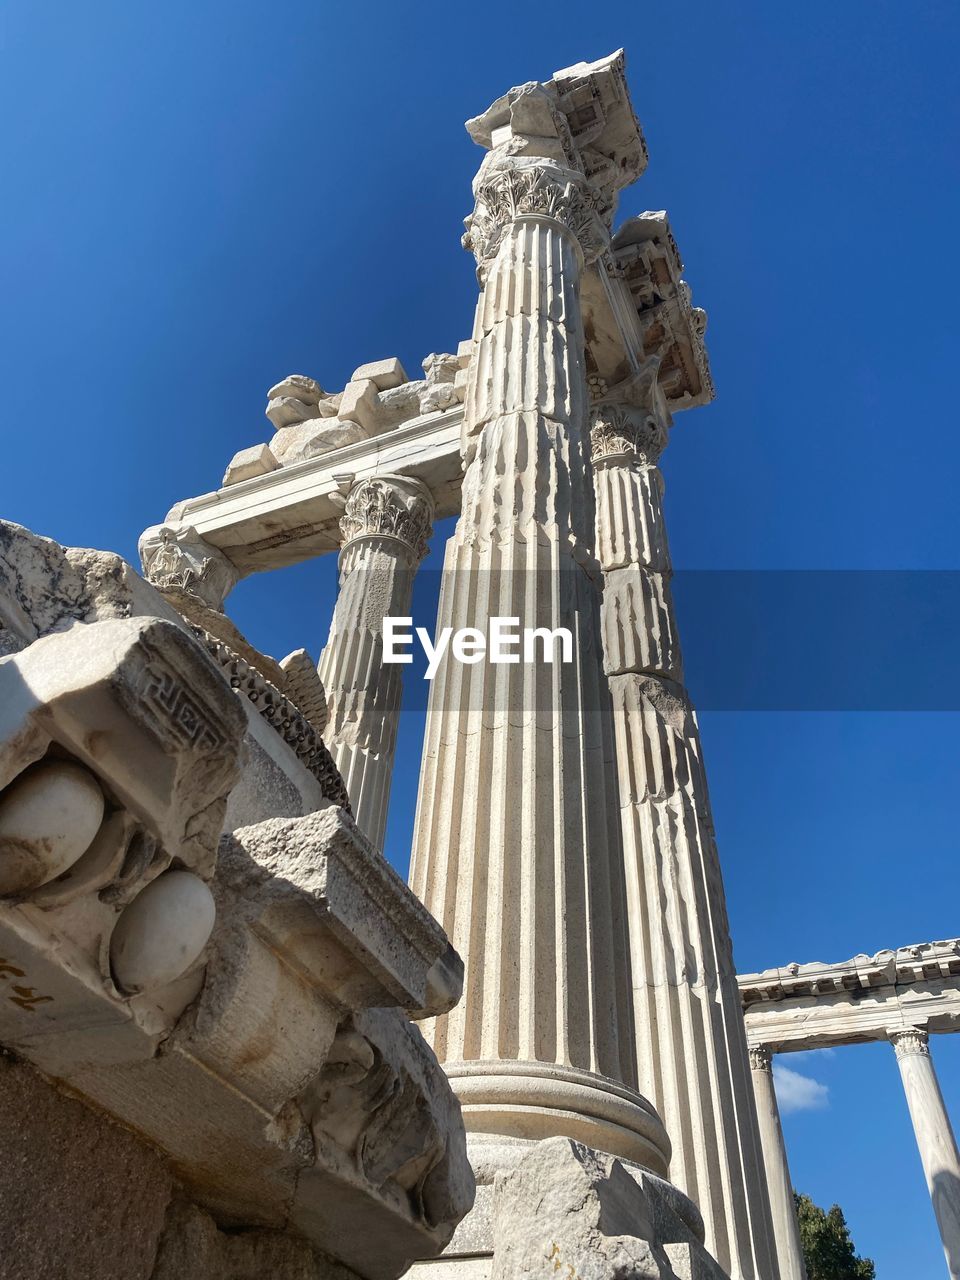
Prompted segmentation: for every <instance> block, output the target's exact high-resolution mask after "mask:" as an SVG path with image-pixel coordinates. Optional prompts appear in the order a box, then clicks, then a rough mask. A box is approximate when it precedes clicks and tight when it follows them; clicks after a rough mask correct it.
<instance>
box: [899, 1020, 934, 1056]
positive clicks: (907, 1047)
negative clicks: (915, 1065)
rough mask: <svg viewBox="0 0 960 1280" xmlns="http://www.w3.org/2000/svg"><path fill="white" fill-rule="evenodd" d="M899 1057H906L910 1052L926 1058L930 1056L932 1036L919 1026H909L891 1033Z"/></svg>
mask: <svg viewBox="0 0 960 1280" xmlns="http://www.w3.org/2000/svg"><path fill="white" fill-rule="evenodd" d="M890 1043H891V1044H892V1045H893V1048H894V1051H895V1053H896V1055H897V1058H898V1059H900V1058H905V1057H906V1056H907V1055H908V1054H911V1053H918V1054H921V1055H922V1056H923V1057H925V1058H929V1057H930V1036H929V1035H928V1034H927V1032H926V1031H922V1030H921V1029H920V1028H919V1027H907V1028H906V1030H904V1031H893V1032H891V1033H890Z"/></svg>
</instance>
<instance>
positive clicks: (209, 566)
mask: <svg viewBox="0 0 960 1280" xmlns="http://www.w3.org/2000/svg"><path fill="white" fill-rule="evenodd" d="M138 550H139V552H140V563H141V564H142V565H143V576H144V577H145V578H146V579H147V581H148V582H151V583H153V585H154V586H155V587H157V588H158V589H159V590H161V591H171V590H173V591H183V592H186V593H187V595H191V596H195V597H196V598H197V599H198V600H200V601H201V602H202V603H203V604H205V605H206V606H207V607H208V608H210V609H216V610H218V611H220V612H222V610H223V602H224V600H225V599H226V597H227V595H228V593H229V592H230V591H232V590H233V588H234V587H235V586H236V585H237V582H238V580H239V578H240V571H239V570H238V569H237V567H236V565H234V563H233V562H232V561H231V560H228V559H227V557H226V556H225V555H224V554H223V552H222V551H221V550H220V549H219V548H218V547H214V546H211V544H210V543H209V542H205V541H204V540H203V538H201V537H200V535H199V533H197V531H196V529H194V528H192V527H190V526H188V527H186V528H180V527H177V526H175V525H169V524H160V525H151V527H150V528H149V529H145V530H144V531H143V533H142V534H141V535H140V542H139V545H138Z"/></svg>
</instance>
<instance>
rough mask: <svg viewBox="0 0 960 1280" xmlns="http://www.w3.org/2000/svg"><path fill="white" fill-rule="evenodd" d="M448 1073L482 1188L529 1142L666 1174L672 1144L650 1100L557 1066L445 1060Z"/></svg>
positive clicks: (516, 1160)
mask: <svg viewBox="0 0 960 1280" xmlns="http://www.w3.org/2000/svg"><path fill="white" fill-rule="evenodd" d="M444 1071H445V1072H446V1074H447V1077H448V1078H449V1080H450V1083H451V1084H452V1086H453V1091H454V1093H455V1094H456V1095H457V1097H458V1098H459V1100H460V1105H461V1106H462V1108H463V1120H464V1124H465V1125H466V1129H467V1134H468V1142H469V1144H470V1152H471V1163H472V1164H473V1167H474V1173H475V1174H476V1176H477V1181H478V1182H479V1183H485V1182H492V1181H493V1176H494V1174H495V1173H496V1172H497V1171H499V1170H501V1169H509V1168H512V1167H513V1166H514V1165H516V1164H517V1163H519V1161H520V1160H521V1159H522V1158H523V1156H524V1154H526V1152H527V1150H528V1149H529V1144H530V1143H532V1142H537V1141H540V1140H542V1139H544V1138H556V1137H564V1138H571V1139H573V1140H574V1141H576V1142H582V1143H583V1144H584V1145H585V1146H587V1147H592V1148H593V1149H594V1150H596V1151H605V1152H607V1153H608V1154H609V1155H612V1156H618V1157H620V1158H621V1159H624V1160H629V1161H631V1162H633V1163H634V1164H637V1165H639V1166H641V1167H642V1168H644V1169H650V1170H651V1171H652V1172H653V1173H656V1174H660V1175H661V1176H662V1177H666V1175H667V1170H668V1167H669V1163H670V1139H669V1138H668V1137H667V1132H666V1130H665V1129H664V1127H663V1123H662V1122H661V1120H660V1117H659V1116H658V1115H657V1113H656V1111H655V1110H654V1109H653V1107H652V1106H651V1104H650V1103H649V1102H648V1101H647V1100H646V1098H644V1097H643V1096H642V1095H641V1094H639V1093H637V1092H636V1091H635V1090H633V1089H628V1088H627V1087H626V1086H625V1085H622V1084H618V1083H617V1082H616V1081H613V1080H608V1079H605V1078H604V1077H603V1076H597V1075H594V1074H593V1073H592V1072H590V1071H582V1070H580V1069H579V1068H577V1067H566V1066H559V1065H557V1064H555V1063H550V1062H512V1061H484V1060H479V1061H471V1062H446V1063H444ZM481 1139H482V1141H481ZM475 1157H476V1158H475Z"/></svg>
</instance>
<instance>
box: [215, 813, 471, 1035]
mask: <svg viewBox="0 0 960 1280" xmlns="http://www.w3.org/2000/svg"><path fill="white" fill-rule="evenodd" d="M218 884H219V885H220V886H221V887H223V888H225V889H229V890H230V892H232V893H234V894H238V895H239V899H240V901H241V902H243V903H244V904H246V905H248V906H249V907H250V908H251V909H255V910H256V912H257V913H258V914H259V913H260V912H267V913H268V915H269V917H270V919H271V920H272V921H273V922H274V924H272V925H271V929H273V928H276V929H278V930H279V934H278V936H279V935H284V936H286V934H287V933H288V932H290V931H291V930H293V929H294V927H296V928H297V929H304V928H308V927H309V925H310V923H311V922H313V927H314V930H315V931H316V934H317V935H318V936H317V937H316V938H315V939H314V941H313V944H312V945H313V947H314V950H315V952H316V954H315V956H314V959H313V962H312V964H313V967H316V968H318V969H322V968H323V949H322V947H321V945H320V940H319V935H320V933H321V932H322V931H324V930H325V931H327V932H328V933H329V934H330V937H331V940H332V939H333V938H337V937H339V938H343V939H345V940H346V939H347V938H349V948H350V951H351V952H352V954H353V956H354V957H355V960H356V962H357V964H360V963H363V965H364V966H365V967H366V969H367V976H366V978H365V979H364V981H363V982H362V981H361V977H360V975H359V974H356V975H352V977H351V987H350V993H349V997H350V998H349V1001H348V1000H347V999H346V997H344V1003H345V1004H349V1005H351V1006H352V1007H354V1008H358V1007H363V1006H365V1005H366V1006H369V1005H378V1006H386V1005H390V1004H399V1005H401V1006H403V1007H405V1008H407V1009H408V1010H411V1011H413V1012H416V1013H417V1014H418V1015H421V1016H425V1015H427V1014H436V1013H439V1012H441V1011H443V1010H446V1009H449V1008H450V1007H451V1005H453V1004H454V1003H455V1002H456V1000H457V999H458V998H459V995H460V990H461V984H462V980H463V964H462V961H461V960H460V957H459V956H458V955H457V954H456V952H455V951H454V950H453V948H452V947H451V946H450V943H449V941H448V940H447V937H446V935H445V934H444V932H443V930H442V929H441V928H440V926H439V925H438V924H437V922H436V921H435V920H434V919H433V917H432V916H431V915H430V914H429V912H428V911H427V910H426V908H424V907H423V906H422V905H421V903H420V902H419V901H418V900H417V898H416V897H415V896H414V894H413V893H411V891H410V890H409V889H408V888H407V886H406V885H405V884H404V883H403V881H402V880H401V879H400V877H399V876H398V875H397V873H396V872H395V871H394V870H393V868H392V867H391V866H390V865H389V864H388V863H387V862H386V861H385V860H384V859H383V858H382V857H380V855H379V853H378V852H377V851H376V850H375V849H374V848H373V847H372V846H371V845H370V844H368V842H367V841H366V840H365V839H364V838H363V836H362V835H361V834H360V832H359V831H358V830H357V828H356V825H355V824H354V822H353V820H352V819H351V818H350V817H349V816H348V815H347V814H346V813H344V811H343V810H342V809H335V808H329V809H325V810H323V811H322V812H320V813H314V814H309V815H307V816H306V817H304V818H298V819H273V820H271V821H268V822H262V823H259V824H258V825H257V826H255V827H249V828H245V829H242V830H239V831H236V832H235V833H234V835H233V837H232V838H231V839H229V840H227V839H224V840H223V841H221V845H220V865H219V868H218ZM385 920H386V921H389V922H390V926H391V927H390V928H389V929H387V928H385V925H384V921H385ZM265 928H266V925H264V924H263V923H262V922H261V923H260V924H259V925H258V929H259V930H260V932H263V930H264V929H265ZM329 945H332V941H331V943H330V944H329ZM330 966H331V970H332V972H333V973H335V972H336V954H335V947H334V948H333V954H332V955H331V958H330Z"/></svg>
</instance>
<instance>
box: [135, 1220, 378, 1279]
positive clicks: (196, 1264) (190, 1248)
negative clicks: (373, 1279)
mask: <svg viewBox="0 0 960 1280" xmlns="http://www.w3.org/2000/svg"><path fill="white" fill-rule="evenodd" d="M265 1277H269V1278H270V1280H359V1277H357V1274H356V1272H355V1271H348V1270H347V1268H346V1267H341V1266H339V1265H338V1264H337V1263H335V1262H331V1261H330V1260H329V1259H325V1258H322V1257H321V1256H320V1255H319V1254H317V1253H315V1252H314V1250H313V1249H312V1248H311V1247H310V1245H309V1244H308V1243H307V1241H306V1240H303V1239H301V1238H300V1237H299V1236H290V1235H282V1234H281V1233H280V1232H278V1231H243V1232H231V1233H229V1234H228V1233H226V1232H223V1231H221V1230H220V1229H219V1228H218V1226H217V1224H216V1223H215V1222H214V1220H213V1219H212V1218H211V1217H210V1215H209V1214H206V1213H204V1212H203V1211H202V1210H201V1209H198V1208H197V1207H196V1206H195V1205H192V1204H188V1203H186V1202H185V1201H182V1200H177V1201H174V1202H173V1203H172V1204H171V1205H170V1209H169V1211H168V1213H167V1220H166V1223H165V1225H164V1232H163V1239H162V1240H161V1241H160V1248H159V1250H158V1251H157V1262H156V1267H155V1268H154V1270H153V1272H152V1274H151V1277H150V1280H264V1278H265Z"/></svg>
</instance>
